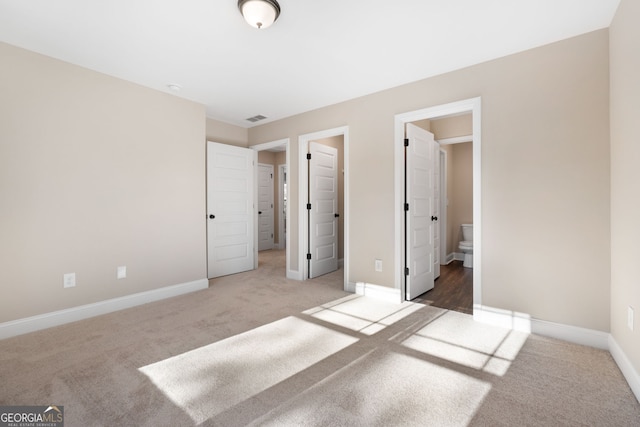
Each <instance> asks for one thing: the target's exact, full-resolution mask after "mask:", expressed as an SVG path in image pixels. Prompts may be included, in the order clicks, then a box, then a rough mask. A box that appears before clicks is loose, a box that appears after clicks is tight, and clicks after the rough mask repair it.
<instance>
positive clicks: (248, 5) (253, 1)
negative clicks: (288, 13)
mask: <svg viewBox="0 0 640 427" xmlns="http://www.w3.org/2000/svg"><path fill="white" fill-rule="evenodd" d="M238 9H240V13H242V16H244V20H245V21H247V23H248V24H249V25H251V26H252V27H256V28H258V29H264V28H267V27H269V26H270V25H271V24H273V23H274V22H275V21H276V19H278V16H280V5H279V4H278V2H277V1H276V0H238Z"/></svg>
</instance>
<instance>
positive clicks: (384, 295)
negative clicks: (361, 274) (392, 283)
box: [355, 282, 400, 304]
mask: <svg viewBox="0 0 640 427" xmlns="http://www.w3.org/2000/svg"><path fill="white" fill-rule="evenodd" d="M355 293H356V294H357V295H362V296H365V297H369V298H375V299H378V300H382V301H387V302H392V303H394V304H397V303H398V300H399V299H400V289H393V288H389V287H387V286H380V285H374V284H371V283H365V282H357V283H356V286H355Z"/></svg>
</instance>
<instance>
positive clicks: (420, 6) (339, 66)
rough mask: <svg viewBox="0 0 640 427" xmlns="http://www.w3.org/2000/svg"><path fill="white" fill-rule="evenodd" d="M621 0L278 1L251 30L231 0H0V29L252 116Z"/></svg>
mask: <svg viewBox="0 0 640 427" xmlns="http://www.w3.org/2000/svg"><path fill="white" fill-rule="evenodd" d="M619 1H620V0H386V1H385V0H279V3H280V6H281V8H282V13H281V15H280V18H279V19H278V21H276V23H275V24H273V26H271V27H270V28H267V29H265V30H257V29H255V28H252V27H250V26H249V25H247V24H246V23H245V22H244V21H243V19H242V16H241V15H240V12H239V11H238V8H237V0H181V1H177V0H55V1H54V0H0V40H2V41H4V42H6V43H9V44H12V45H16V46H20V47H23V48H26V49H29V50H32V51H36V52H39V53H43V54H45V55H49V56H52V57H55V58H59V59H62V60H64V61H68V62H71V63H74V64H77V65H80V66H83V67H86V68H90V69H93V70H96V71H100V72H102V73H105V74H109V75H112V76H116V77H120V78H123V79H126V80H129V81H132V82H136V83H139V84H141V85H144V86H148V87H151V88H154V89H158V90H161V91H166V92H170V93H175V94H176V95H177V96H181V97H184V98H188V99H191V100H194V101H197V102H200V103H202V104H205V105H206V107H207V116H208V117H210V118H214V119H218V120H222V121H225V122H228V123H232V124H235V125H239V126H243V127H251V126H255V125H257V124H263V123H267V122H269V121H273V120H277V119H281V118H283V117H288V116H291V115H294V114H298V113H301V112H304V111H309V110H313V109H316V108H319V107H323V106H326V105H331V104H334V103H337V102H341V101H345V100H348V99H352V98H355V97H358V96H362V95H366V94H369V93H373V92H377V91H380V90H383V89H387V88H391V87H394V86H398V85H401V84H404V83H409V82H412V81H416V80H420V79H423V78H426V77H429V76H433V75H437V74H441V73H445V72H448V71H451V70H454V69H459V68H462V67H465V66H469V65H472V64H476V63H479V62H483V61H487V60H490V59H494V58H498V57H501V56H505V55H509V54H512V53H515V52H519V51H522V50H526V49H530V48H533V47H536V46H541V45H544V44H547V43H551V42H554V41H557V40H561V39H565V38H568V37H572V36H576V35H579V34H583V33H586V32H590V31H594V30H597V29H600V28H606V27H608V26H609V24H610V23H611V20H612V18H613V15H614V14H615V11H616V8H617V7H618V3H619ZM168 84H177V85H180V86H181V87H182V90H180V91H179V92H172V91H171V89H169V88H168V87H167V85H168ZM259 114H261V115H264V116H267V117H268V118H267V119H266V120H263V121H260V122H257V123H255V124H253V123H251V122H248V121H246V120H245V119H246V118H249V117H252V116H255V115H259Z"/></svg>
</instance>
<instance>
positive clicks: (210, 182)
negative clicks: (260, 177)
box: [207, 141, 255, 278]
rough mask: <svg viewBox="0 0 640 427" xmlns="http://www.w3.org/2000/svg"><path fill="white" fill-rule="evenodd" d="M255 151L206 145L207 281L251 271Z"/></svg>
mask: <svg viewBox="0 0 640 427" xmlns="http://www.w3.org/2000/svg"><path fill="white" fill-rule="evenodd" d="M254 156H255V151H253V150H250V149H247V148H241V147H235V146H232V145H225V144H218V143H215V142H211V141H208V142H207V217H208V220H207V221H208V222H207V248H208V254H207V255H208V276H209V278H213V277H219V276H225V275H228V274H234V273H240V272H242V271H247V270H252V269H253V268H254V246H253V245H254V218H253V215H254V211H255V210H254V205H253V194H254V193H253V192H254Z"/></svg>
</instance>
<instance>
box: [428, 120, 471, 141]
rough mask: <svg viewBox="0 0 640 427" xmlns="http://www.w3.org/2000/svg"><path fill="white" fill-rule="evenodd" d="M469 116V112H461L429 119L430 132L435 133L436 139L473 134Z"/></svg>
mask: <svg viewBox="0 0 640 427" xmlns="http://www.w3.org/2000/svg"><path fill="white" fill-rule="evenodd" d="M471 118H472V115H471V114H462V115H459V116H453V117H447V118H444V119H434V120H431V132H433V134H434V135H435V137H436V140H438V139H445V138H454V137H456V136H467V135H471V134H473V127H472V120H471Z"/></svg>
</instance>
